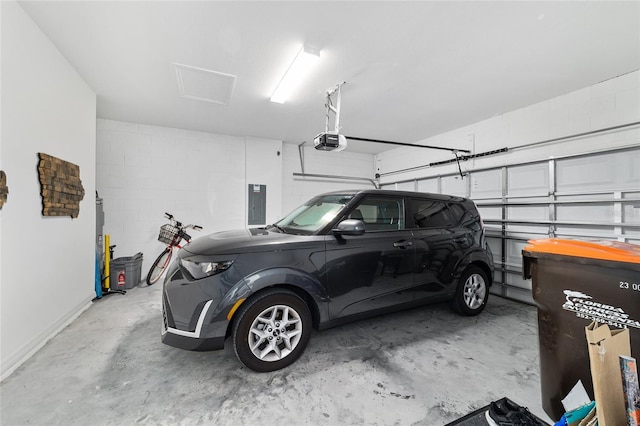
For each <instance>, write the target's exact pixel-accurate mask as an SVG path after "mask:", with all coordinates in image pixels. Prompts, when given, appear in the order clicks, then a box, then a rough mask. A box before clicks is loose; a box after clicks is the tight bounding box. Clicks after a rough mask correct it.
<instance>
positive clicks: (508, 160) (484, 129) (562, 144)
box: [376, 71, 640, 183]
mask: <svg viewBox="0 0 640 426" xmlns="http://www.w3.org/2000/svg"><path fill="white" fill-rule="evenodd" d="M638 121H640V71H635V72H631V73H629V74H625V75H622V76H619V77H616V78H612V79H610V80H607V81H603V82H601V83H598V84H595V85H593V86H590V87H586V88H583V89H580V90H577V91H575V92H572V93H568V94H566V95H563V96H559V97H556V98H553V99H549V100H547V101H544V102H540V103H538V104H535V105H531V106H528V107H525V108H521V109H518V110H515V111H511V112H505V113H503V114H499V115H495V116H494V117H491V118H489V119H487V120H484V121H481V122H478V123H475V124H472V125H469V126H466V127H462V128H460V129H456V130H453V131H451V132H447V133H444V134H441V135H437V136H434V137H431V138H428V139H425V140H423V141H421V142H419V143H422V144H424V145H433V146H443V147H453V148H459V149H467V150H470V151H472V153H482V152H486V151H491V150H496V149H500V148H505V147H506V148H509V149H510V151H509V152H508V153H504V154H497V155H492V156H488V157H484V158H478V159H474V160H469V161H467V162H463V163H462V164H461V165H462V168H463V171H466V170H473V169H478V168H487V167H495V166H502V165H510V164H516V163H520V162H525V161H535V160H543V159H547V158H549V157H559V156H562V155H570V154H578V153H587V152H594V151H602V150H607V149H612V148H622V147H630V146H636V145H638V144H640V127H639V126H635V127H633V128H627V129H624V130H619V131H612V132H608V133H603V134H598V135H592V136H588V137H580V138H575V139H571V140H566V141H558V142H553V143H549V144H544V145H538V146H535V147H530V148H524V146H526V145H529V144H533V143H536V142H540V141H545V140H550V139H555V138H560V137H564V136H569V135H575V134H580V133H585V132H590V131H594V130H599V129H604V128H609V127H614V126H620V125H624V124H628V123H633V122H638ZM452 158H454V157H453V155H452V154H450V153H448V152H445V151H436V150H429V149H420V148H398V149H394V150H390V151H386V152H383V153H381V154H379V155H377V157H376V171H377V172H379V173H381V174H382V175H383V177H382V182H383V183H384V182H391V181H398V180H404V179H414V178H421V177H429V176H437V175H444V174H450V173H455V172H456V171H457V165H456V164H455V163H453V164H450V165H446V166H435V167H427V168H420V169H419V170H414V171H407V172H402V173H393V172H394V171H397V170H401V169H407V168H412V167H421V166H424V165H427V164H429V163H432V162H437V161H443V160H449V159H452Z"/></svg>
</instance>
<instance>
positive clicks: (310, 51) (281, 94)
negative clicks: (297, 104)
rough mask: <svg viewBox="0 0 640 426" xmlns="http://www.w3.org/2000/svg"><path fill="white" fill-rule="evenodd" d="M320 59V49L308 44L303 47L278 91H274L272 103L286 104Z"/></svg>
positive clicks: (277, 88) (284, 76)
mask: <svg viewBox="0 0 640 426" xmlns="http://www.w3.org/2000/svg"><path fill="white" fill-rule="evenodd" d="M318 59H320V51H319V50H318V49H314V48H313V47H311V46H309V45H306V44H305V45H304V46H302V47H301V48H300V50H299V51H298V53H297V54H296V57H295V58H294V59H293V62H291V65H289V68H287V71H286V72H285V73H284V75H283V76H282V79H281V80H280V82H279V83H278V85H277V86H276V90H274V91H273V94H272V95H271V99H270V100H271V102H276V103H279V104H282V103H284V102H285V101H286V100H287V98H288V97H289V95H291V92H292V91H293V89H295V88H296V86H298V84H300V82H301V81H302V79H304V77H305V76H306V75H307V74H308V73H309V71H310V70H311V68H312V67H313V65H315V64H316V63H317V62H318Z"/></svg>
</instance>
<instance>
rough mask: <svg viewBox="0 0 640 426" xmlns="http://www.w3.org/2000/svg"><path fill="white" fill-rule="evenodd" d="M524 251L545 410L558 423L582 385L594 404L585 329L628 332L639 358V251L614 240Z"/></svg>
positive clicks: (552, 243) (547, 243) (548, 242)
mask: <svg viewBox="0 0 640 426" xmlns="http://www.w3.org/2000/svg"><path fill="white" fill-rule="evenodd" d="M529 243H530V245H528V246H527V247H525V248H524V249H523V250H522V261H523V276H524V278H525V279H526V278H532V290H533V300H534V301H535V302H536V305H537V306H538V335H539V340H540V382H541V394H542V408H543V409H544V411H545V412H546V413H547V414H548V415H549V416H550V417H551V418H552V419H554V420H558V419H559V418H560V417H562V415H563V414H564V408H563V406H562V402H561V401H562V399H563V398H564V397H565V396H566V395H567V394H568V393H569V391H570V390H571V388H572V387H573V386H574V385H575V384H576V382H577V381H578V380H582V383H583V384H584V386H585V388H586V389H587V392H588V393H589V396H590V397H591V398H592V399H593V382H592V380H591V371H590V366H589V352H588V347H587V341H586V336H585V331H584V329H585V327H586V326H587V325H589V324H590V323H591V322H592V321H598V322H600V323H604V324H608V325H609V326H610V327H612V328H614V327H617V328H628V329H629V336H630V340H631V354H632V355H635V356H640V246H638V245H634V244H628V243H620V242H615V241H598V242H586V241H574V240H561V239H544V240H532V241H529Z"/></svg>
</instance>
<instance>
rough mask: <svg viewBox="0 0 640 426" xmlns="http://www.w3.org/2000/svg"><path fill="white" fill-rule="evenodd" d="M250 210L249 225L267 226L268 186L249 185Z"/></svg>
mask: <svg viewBox="0 0 640 426" xmlns="http://www.w3.org/2000/svg"><path fill="white" fill-rule="evenodd" d="M248 208H249V212H248V216H247V217H248V221H247V223H248V224H249V225H266V224H267V223H266V222H267V185H256V184H249V203H248Z"/></svg>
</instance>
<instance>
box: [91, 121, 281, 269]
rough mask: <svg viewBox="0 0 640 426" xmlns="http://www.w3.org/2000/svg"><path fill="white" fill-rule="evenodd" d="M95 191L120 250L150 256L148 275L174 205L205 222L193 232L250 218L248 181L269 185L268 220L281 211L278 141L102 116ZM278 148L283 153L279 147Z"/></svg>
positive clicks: (118, 253) (189, 218) (183, 216)
mask: <svg viewBox="0 0 640 426" xmlns="http://www.w3.org/2000/svg"><path fill="white" fill-rule="evenodd" d="M97 127H98V130H97V160H96V162H97V178H96V181H97V185H96V186H97V191H98V194H99V196H100V197H101V198H102V199H103V205H104V212H105V225H104V232H105V234H109V235H110V238H111V244H115V245H117V247H116V248H115V257H122V256H132V255H134V254H135V253H137V252H142V253H143V256H144V261H143V267H142V274H143V278H144V275H145V274H146V272H147V271H148V268H149V267H150V266H151V263H152V262H153V260H154V259H155V257H156V256H157V255H158V254H159V253H160V251H161V250H162V248H163V245H162V244H161V243H160V242H159V241H157V237H158V231H159V228H160V226H161V225H162V224H163V223H165V222H167V220H166V219H165V218H164V213H165V212H169V213H171V214H173V215H174V216H175V217H176V218H178V219H179V220H181V221H183V222H184V223H193V224H197V225H201V226H203V227H204V230H203V231H201V232H197V231H192V232H190V234H191V235H192V236H194V237H197V236H200V235H205V234H207V233H211V232H216V231H221V230H225V229H233V228H243V227H245V225H246V223H247V205H246V203H247V200H246V198H247V185H248V184H263V185H267V194H268V197H267V199H268V201H267V213H266V214H267V221H268V223H271V222H273V221H275V220H277V219H278V218H279V217H280V215H281V213H280V208H281V187H282V182H281V173H280V172H279V171H280V170H281V163H282V155H281V151H282V143H281V142H280V141H274V140H267V139H258V138H245V137H234V136H225V135H215V134H209V133H202V132H194V131H187V130H181V129H172V128H166V127H158V126H148V125H143V124H134V123H124V122H119V121H111V120H102V119H100V120H98V126H97ZM279 154H280V155H279Z"/></svg>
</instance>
